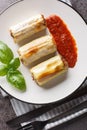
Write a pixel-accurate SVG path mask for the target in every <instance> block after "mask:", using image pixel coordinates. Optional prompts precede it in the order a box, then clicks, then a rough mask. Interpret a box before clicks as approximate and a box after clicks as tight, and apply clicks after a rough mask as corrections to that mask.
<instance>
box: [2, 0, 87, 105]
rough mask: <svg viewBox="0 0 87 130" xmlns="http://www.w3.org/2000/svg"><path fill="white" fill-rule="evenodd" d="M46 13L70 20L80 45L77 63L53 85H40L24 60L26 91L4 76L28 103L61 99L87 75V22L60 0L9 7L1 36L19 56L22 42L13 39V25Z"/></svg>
mask: <svg viewBox="0 0 87 130" xmlns="http://www.w3.org/2000/svg"><path fill="white" fill-rule="evenodd" d="M36 14H44V16H45V17H47V16H49V15H51V14H56V15H58V16H60V17H61V18H62V19H63V21H64V22H65V23H66V24H67V26H68V28H69V30H70V31H71V33H72V35H73V37H74V38H75V40H76V43H77V47H78V60H77V63H76V66H75V67H74V68H72V69H70V68H69V70H68V73H67V75H62V76H60V77H58V78H56V79H54V80H52V81H51V82H50V83H47V84H46V85H47V86H50V88H49V89H45V88H41V87H39V86H38V85H37V84H36V83H35V82H34V81H33V79H32V77H31V74H30V72H29V69H28V68H27V67H26V66H24V65H23V64H22V63H21V66H20V68H19V70H20V71H21V72H22V73H23V75H24V77H25V80H26V85H27V90H26V92H24V93H21V92H19V91H17V90H16V89H15V88H14V87H13V86H11V85H9V84H8V82H7V81H6V77H3V78H2V77H0V85H1V87H2V89H3V90H5V91H6V92H7V93H8V94H10V95H11V96H13V97H15V98H17V99H19V100H21V101H24V102H28V103H35V104H47V103H52V102H56V101H59V100H61V99H63V98H65V97H67V96H68V95H70V94H71V93H73V92H74V91H75V90H76V89H77V88H78V87H79V86H80V85H81V83H82V82H83V81H84V79H85V77H86V76H87V59H86V56H87V26H86V23H85V22H84V20H83V19H82V17H81V16H80V15H79V14H78V13H77V12H76V11H75V10H74V9H72V8H71V7H70V6H68V5H67V4H65V3H62V2H59V1H57V0H24V1H21V2H19V3H16V4H14V5H13V6H11V7H10V8H8V9H7V10H6V11H5V12H4V13H3V14H2V15H1V16H0V40H1V41H3V42H5V43H6V44H7V45H8V46H9V47H10V48H11V49H12V50H13V52H14V55H15V57H16V56H18V53H17V50H18V45H17V44H15V43H14V42H13V39H12V38H11V36H10V33H9V28H10V26H12V25H15V24H17V23H19V22H21V21H24V20H25V19H27V18H29V17H32V16H35V15H36Z"/></svg>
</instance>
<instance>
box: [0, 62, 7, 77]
mask: <svg viewBox="0 0 87 130" xmlns="http://www.w3.org/2000/svg"><path fill="white" fill-rule="evenodd" d="M7 72H8V66H7V65H6V64H2V63H0V76H5V75H6V74H7Z"/></svg>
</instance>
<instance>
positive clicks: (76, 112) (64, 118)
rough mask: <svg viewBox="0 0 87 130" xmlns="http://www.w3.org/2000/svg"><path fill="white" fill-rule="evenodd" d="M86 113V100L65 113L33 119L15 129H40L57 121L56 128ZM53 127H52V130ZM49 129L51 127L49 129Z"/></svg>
mask: <svg viewBox="0 0 87 130" xmlns="http://www.w3.org/2000/svg"><path fill="white" fill-rule="evenodd" d="M86 115H87V101H86V102H84V103H81V104H80V105H78V107H75V108H74V109H72V110H70V111H67V112H65V113H62V114H61V115H58V116H56V117H53V118H51V119H48V120H45V121H39V120H36V121H33V122H31V123H28V124H26V125H24V126H21V127H19V128H18V129H17V130H22V129H23V130H42V129H43V128H44V127H45V126H46V125H47V124H49V123H53V122H55V121H57V125H58V126H57V128H58V127H60V126H61V125H62V124H65V123H67V122H69V121H72V120H76V119H79V118H80V117H82V116H86ZM53 129H54V128H52V130H53ZM50 130H51V129H50Z"/></svg>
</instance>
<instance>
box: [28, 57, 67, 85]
mask: <svg viewBox="0 0 87 130" xmlns="http://www.w3.org/2000/svg"><path fill="white" fill-rule="evenodd" d="M67 69H68V65H67V62H66V61H65V60H64V59H63V58H62V57H61V56H60V55H57V56H54V57H52V58H50V59H48V60H46V61H44V62H42V63H40V64H38V65H36V66H35V67H33V68H32V69H31V70H30V72H31V74H32V77H33V79H34V80H35V81H36V83H37V84H38V85H40V86H41V85H43V84H44V83H46V82H48V81H49V80H51V79H53V78H54V77H56V76H58V75H60V74H62V73H64V72H65V71H67Z"/></svg>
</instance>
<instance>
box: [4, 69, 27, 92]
mask: <svg viewBox="0 0 87 130" xmlns="http://www.w3.org/2000/svg"><path fill="white" fill-rule="evenodd" d="M6 78H7V81H8V82H9V83H10V84H12V85H13V86H14V87H16V88H17V89H19V90H21V91H25V90H26V83H25V79H24V77H23V75H22V73H21V72H20V71H18V70H9V71H8V73H7V76H6Z"/></svg>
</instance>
